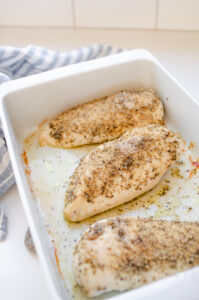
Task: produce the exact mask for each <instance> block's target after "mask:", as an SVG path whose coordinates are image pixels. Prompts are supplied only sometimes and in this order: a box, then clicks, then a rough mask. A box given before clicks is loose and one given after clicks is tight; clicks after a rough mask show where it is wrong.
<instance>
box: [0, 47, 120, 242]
mask: <svg viewBox="0 0 199 300" xmlns="http://www.w3.org/2000/svg"><path fill="white" fill-rule="evenodd" d="M121 51H122V49H121V48H113V47H111V46H104V45H99V44H96V45H90V46H87V47H83V48H80V49H77V50H72V51H67V52H56V51H52V50H49V49H45V48H41V47H36V46H28V47H26V48H13V47H0V84H3V83H4V82H6V81H9V80H13V79H17V78H22V77H25V76H28V75H32V74H37V73H40V72H45V71H48V70H51V69H55V68H59V67H63V66H67V65H71V64H75V63H80V62H83V61H88V60H92V59H96V58H99V57H103V56H108V55H112V54H116V53H119V52H121ZM14 183H15V180H14V175H13V172H12V167H11V163H10V159H9V155H8V151H7V146H6V141H5V138H4V134H3V130H2V126H1V123H0V196H1V195H2V194H4V193H5V192H6V191H7V190H8V189H9V188H10V187H11V186H12V185H13V184H14ZM1 212H2V214H3V209H2V208H1V207H0V213H1ZM3 220H5V218H4V215H1V214H0V230H1V228H3V234H1V231H0V240H1V239H3V238H5V235H6V228H7V225H5V224H7V222H6V223H3V222H4V221H3Z"/></svg>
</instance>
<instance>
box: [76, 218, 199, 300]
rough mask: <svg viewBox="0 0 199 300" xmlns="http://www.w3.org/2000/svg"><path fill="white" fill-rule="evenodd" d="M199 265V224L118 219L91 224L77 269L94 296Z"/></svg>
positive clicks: (78, 252) (78, 278) (82, 242)
mask: <svg viewBox="0 0 199 300" xmlns="http://www.w3.org/2000/svg"><path fill="white" fill-rule="evenodd" d="M198 264H199V223H188V222H184V223H182V222H168V221H157V220H152V219H139V218H132V217H129V218H115V219H109V220H105V221H101V222H99V223H96V224H95V225H93V226H91V227H90V228H89V229H88V231H87V232H86V233H85V234H84V235H83V236H82V238H81V240H80V241H79V242H78V243H77V245H76V247H75V251H74V255H73V268H74V273H75V277H76V281H77V283H78V285H79V286H80V287H81V288H82V289H83V291H84V293H85V294H86V295H87V296H89V297H91V296H97V295H100V294H102V293H104V292H109V291H124V290H128V289H134V288H137V287H140V286H142V285H144V284H147V283H150V282H152V281H155V280H159V279H161V278H163V277H166V276H169V275H173V274H175V273H177V272H180V271H183V270H186V269H188V268H191V267H193V266H196V265H198Z"/></svg>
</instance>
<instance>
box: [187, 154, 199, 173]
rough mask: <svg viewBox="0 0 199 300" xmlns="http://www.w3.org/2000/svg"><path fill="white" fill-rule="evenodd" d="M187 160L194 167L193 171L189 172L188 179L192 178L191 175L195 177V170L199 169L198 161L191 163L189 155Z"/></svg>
mask: <svg viewBox="0 0 199 300" xmlns="http://www.w3.org/2000/svg"><path fill="white" fill-rule="evenodd" d="M189 159H190V161H191V163H192V165H193V166H194V169H193V170H191V172H190V174H189V179H190V178H191V177H192V175H195V174H196V171H197V169H198V168H199V161H198V160H196V161H193V160H192V158H191V155H189Z"/></svg>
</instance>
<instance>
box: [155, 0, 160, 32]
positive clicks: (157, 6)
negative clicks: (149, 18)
mask: <svg viewBox="0 0 199 300" xmlns="http://www.w3.org/2000/svg"><path fill="white" fill-rule="evenodd" d="M158 14H159V0H156V12H155V29H156V30H157V29H158Z"/></svg>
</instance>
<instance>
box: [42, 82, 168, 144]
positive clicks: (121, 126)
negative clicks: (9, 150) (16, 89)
mask: <svg viewBox="0 0 199 300" xmlns="http://www.w3.org/2000/svg"><path fill="white" fill-rule="evenodd" d="M163 119H164V112H163V106H162V102H161V100H160V98H159V96H158V95H157V94H156V92H155V91H153V90H151V89H142V88H139V89H133V90H131V91H121V92H119V93H116V94H114V95H111V96H109V97H104V98H102V99H98V100H94V101H92V102H89V103H86V104H82V105H78V106H76V107H74V108H71V109H68V110H67V111H65V112H64V113H62V114H61V115H59V116H58V117H56V118H55V119H54V120H52V121H51V122H50V123H48V124H47V125H46V126H45V127H44V129H43V131H42V133H41V136H40V140H39V142H40V145H41V146H45V145H49V146H52V147H60V148H70V147H75V146H79V145H85V144H96V143H103V142H106V141H110V140H113V139H116V138H118V137H120V136H121V135H122V134H123V133H124V132H126V131H127V130H128V129H130V128H134V127H142V126H145V125H148V124H160V125H161V124H163V122H164V120H163Z"/></svg>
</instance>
